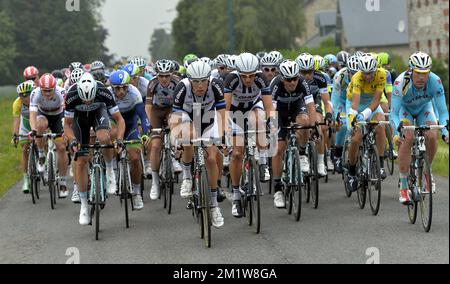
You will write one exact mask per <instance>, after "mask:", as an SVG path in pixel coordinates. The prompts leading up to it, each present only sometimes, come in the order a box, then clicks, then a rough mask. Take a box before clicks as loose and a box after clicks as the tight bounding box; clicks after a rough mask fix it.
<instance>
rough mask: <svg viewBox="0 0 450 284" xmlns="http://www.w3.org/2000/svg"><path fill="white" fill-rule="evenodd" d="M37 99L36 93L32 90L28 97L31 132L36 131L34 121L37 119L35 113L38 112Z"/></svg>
mask: <svg viewBox="0 0 450 284" xmlns="http://www.w3.org/2000/svg"><path fill="white" fill-rule="evenodd" d="M36 97H37V91H36V90H34V91H33V92H32V93H31V97H30V127H31V130H36V126H37V125H36V119H37V112H38V105H37V103H36V101H35V100H36V99H37V98H36Z"/></svg>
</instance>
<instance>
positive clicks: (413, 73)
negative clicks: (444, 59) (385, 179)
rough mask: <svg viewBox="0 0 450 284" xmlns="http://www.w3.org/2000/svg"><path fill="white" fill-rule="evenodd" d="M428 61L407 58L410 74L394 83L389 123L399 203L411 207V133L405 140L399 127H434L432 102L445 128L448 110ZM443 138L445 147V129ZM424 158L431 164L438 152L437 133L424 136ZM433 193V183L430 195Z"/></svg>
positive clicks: (417, 56) (426, 58) (417, 55)
mask: <svg viewBox="0 0 450 284" xmlns="http://www.w3.org/2000/svg"><path fill="white" fill-rule="evenodd" d="M432 64H433V62H432V59H431V57H430V56H429V55H428V54H426V53H423V52H420V51H419V52H416V53H414V54H412V55H411V58H410V70H408V71H406V72H403V73H402V74H400V76H399V77H398V78H397V80H396V81H395V86H394V91H393V100H392V113H391V123H392V127H393V129H394V131H395V138H394V141H395V142H396V144H397V145H398V146H399V156H398V160H399V168H400V186H401V187H400V188H401V191H400V199H399V200H400V202H401V203H402V204H405V205H408V204H410V203H411V196H410V194H411V193H410V192H409V191H408V184H407V177H408V172H409V165H410V163H411V148H412V146H413V141H414V132H409V131H408V132H406V133H405V137H404V139H403V138H401V137H399V131H398V127H399V125H400V123H403V125H414V123H415V124H416V125H418V126H423V125H437V124H438V122H437V119H436V116H435V112H434V110H433V103H432V101H433V100H435V101H436V107H437V110H438V112H439V115H440V117H439V124H440V125H446V124H447V120H448V117H449V116H448V109H447V103H446V99H445V97H446V96H445V90H444V87H443V85H442V80H441V79H440V78H439V77H438V76H437V75H436V74H435V73H433V72H431V68H432ZM442 138H443V140H444V141H445V142H446V143H447V144H448V143H449V135H448V131H447V129H444V130H442ZM425 139H426V146H427V147H426V148H427V157H428V159H429V161H430V164H432V162H433V160H434V157H435V155H436V151H437V148H438V139H437V133H436V131H432V130H430V131H427V132H426V134H425ZM434 191H435V187H434V182H433V193H434Z"/></svg>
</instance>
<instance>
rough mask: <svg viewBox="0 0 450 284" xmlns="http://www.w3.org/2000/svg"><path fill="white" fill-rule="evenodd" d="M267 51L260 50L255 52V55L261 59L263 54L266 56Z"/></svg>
mask: <svg viewBox="0 0 450 284" xmlns="http://www.w3.org/2000/svg"><path fill="white" fill-rule="evenodd" d="M266 54H267V52H265V51H260V52H258V53H257V54H256V57H258V59H259V61H261V59H263V58H264V56H266Z"/></svg>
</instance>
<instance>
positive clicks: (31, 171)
mask: <svg viewBox="0 0 450 284" xmlns="http://www.w3.org/2000/svg"><path fill="white" fill-rule="evenodd" d="M28 175H29V179H30V193H31V200H32V201H33V204H36V199H37V197H36V194H37V191H36V184H37V182H36V160H35V155H34V147H30V150H29V152H28Z"/></svg>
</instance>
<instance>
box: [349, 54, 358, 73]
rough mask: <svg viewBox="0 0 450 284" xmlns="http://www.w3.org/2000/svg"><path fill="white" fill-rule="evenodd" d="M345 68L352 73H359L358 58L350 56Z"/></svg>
mask: <svg viewBox="0 0 450 284" xmlns="http://www.w3.org/2000/svg"><path fill="white" fill-rule="evenodd" d="M347 68H348V70H350V72H352V73H356V72H358V71H359V58H358V57H357V56H355V55H353V56H350V57H349V58H348V61H347Z"/></svg>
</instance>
